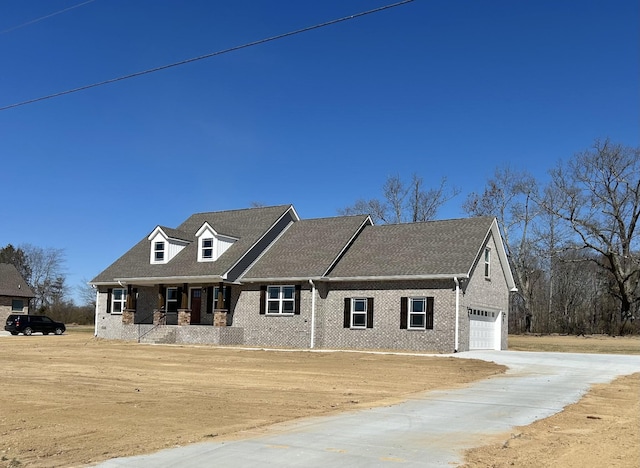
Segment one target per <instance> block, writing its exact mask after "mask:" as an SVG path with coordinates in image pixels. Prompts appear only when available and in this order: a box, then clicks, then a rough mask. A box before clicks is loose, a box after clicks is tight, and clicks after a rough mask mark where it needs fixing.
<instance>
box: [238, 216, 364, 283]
mask: <svg viewBox="0 0 640 468" xmlns="http://www.w3.org/2000/svg"><path fill="white" fill-rule="evenodd" d="M365 223H367V224H370V221H369V217H368V216H366V215H359V216H341V217H335V218H318V219H309V220H301V221H298V222H296V223H293V224H292V225H291V226H289V228H288V229H287V231H286V232H285V233H284V234H283V235H282V236H281V237H280V238H279V239H278V241H277V242H276V243H275V244H274V245H273V246H271V247H270V248H269V250H268V251H267V252H266V253H265V254H264V255H263V256H262V257H260V259H259V260H258V261H257V262H256V263H255V264H254V265H253V266H252V267H251V268H250V269H249V270H248V271H247V272H245V274H244V275H243V276H242V279H243V280H256V279H261V278H265V279H266V278H271V279H274V278H317V277H320V276H323V275H324V274H325V273H326V271H327V270H328V269H329V267H330V266H331V265H332V264H333V262H334V261H335V260H336V259H337V258H338V256H339V255H340V254H341V253H342V251H343V250H344V248H345V247H346V246H347V245H348V244H349V242H350V241H351V240H352V239H353V237H354V236H355V235H356V233H357V232H358V231H359V230H360V229H361V228H362V227H363V224H365Z"/></svg>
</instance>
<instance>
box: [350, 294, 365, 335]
mask: <svg viewBox="0 0 640 468" xmlns="http://www.w3.org/2000/svg"><path fill="white" fill-rule="evenodd" d="M357 301H362V302H363V303H364V310H363V311H356V302H357ZM368 303H369V301H368V300H367V298H366V297H353V298H351V317H349V319H350V323H349V326H350V327H351V328H355V329H358V330H363V329H365V328H367V313H368V312H369V310H368V307H369V304H368ZM356 314H357V315H364V325H355V324H354V320H353V317H354V316H355V315H356Z"/></svg>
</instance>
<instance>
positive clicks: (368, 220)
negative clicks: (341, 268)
mask: <svg viewBox="0 0 640 468" xmlns="http://www.w3.org/2000/svg"><path fill="white" fill-rule="evenodd" d="M366 226H373V220H372V219H371V216H367V217H366V218H365V220H364V221H363V222H362V224H361V225H360V226H359V227H358V229H356V232H354V233H353V236H351V238H350V239H349V240H348V241H347V243H346V244H344V245H343V246H342V249H341V250H340V252H338V255H336V258H334V259H333V261H332V262H331V263H330V264H329V266H328V267H327V269H326V270H325V272H324V275H323V276H325V275H326V274H328V273H329V272H330V271H331V269H332V268H333V267H334V266H335V265H336V263H338V260H340V258H341V257H342V255H344V253H345V251H346V250H347V249H348V248H349V247H350V246H351V244H353V242H354V240H355V239H356V237H358V236H359V235H360V233H361V232H362V230H363V229H364V228H365V227H366Z"/></svg>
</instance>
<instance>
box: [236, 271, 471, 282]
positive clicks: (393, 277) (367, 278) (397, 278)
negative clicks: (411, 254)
mask: <svg viewBox="0 0 640 468" xmlns="http://www.w3.org/2000/svg"><path fill="white" fill-rule="evenodd" d="M453 278H458V279H469V275H468V274H467V273H457V274H440V275H390V276H340V277H338V276H336V277H328V276H316V277H308V276H304V277H276V278H242V279H241V280H240V281H241V283H242V284H244V283H268V282H278V283H282V282H284V281H305V282H306V281H309V280H313V281H317V282H332V283H335V282H350V281H403V280H442V279H450V280H453Z"/></svg>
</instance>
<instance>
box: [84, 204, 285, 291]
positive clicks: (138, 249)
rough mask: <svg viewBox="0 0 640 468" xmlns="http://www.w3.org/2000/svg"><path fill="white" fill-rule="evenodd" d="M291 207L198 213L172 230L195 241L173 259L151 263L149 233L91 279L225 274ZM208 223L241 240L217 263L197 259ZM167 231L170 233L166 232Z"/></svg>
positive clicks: (109, 280) (222, 232) (99, 281)
mask: <svg viewBox="0 0 640 468" xmlns="http://www.w3.org/2000/svg"><path fill="white" fill-rule="evenodd" d="M290 209H292V206H291V205H279V206H271V207H265V208H250V209H244V210H231V211H217V212H211V213H197V214H194V215H192V216H190V217H189V218H188V219H187V220H186V221H184V222H183V223H182V224H181V225H180V226H178V227H177V228H176V229H175V230H171V233H172V235H175V234H177V233H187V234H188V235H189V238H190V240H191V243H190V244H189V245H187V246H186V247H185V248H184V249H183V250H182V251H181V252H180V253H178V254H177V255H176V256H175V257H174V258H173V259H172V260H171V261H170V262H168V263H166V264H161V265H157V264H156V265H152V264H150V262H149V258H150V242H149V240H148V239H147V236H145V237H144V238H143V239H142V240H141V241H140V242H138V244H136V245H135V246H134V247H133V248H131V250H129V251H128V252H127V253H125V254H124V255H123V256H122V257H120V258H119V259H118V260H116V261H115V262H114V263H113V264H111V265H110V266H109V267H107V268H106V269H105V270H104V271H103V272H102V273H100V274H99V275H98V276H96V277H95V278H94V279H93V280H92V281H91V282H92V283H108V282H114V281H115V280H116V279H124V278H149V279H152V278H168V277H188V276H221V275H223V274H225V273H226V272H227V271H228V270H229V269H230V268H231V267H232V266H233V265H235V263H236V262H237V261H238V260H239V259H240V258H242V256H243V255H245V254H246V252H247V251H248V250H249V249H250V248H251V247H252V246H253V245H254V244H255V243H256V242H257V241H258V240H259V239H260V238H261V237H262V236H263V235H265V233H266V232H267V231H268V230H269V228H271V227H272V226H273V225H274V223H275V222H276V221H278V219H280V218H281V217H282V216H283V215H284V214H285V213H286V212H287V211H289V210H290ZM205 222H207V223H209V225H210V226H211V227H212V228H214V229H215V230H216V231H217V232H218V233H221V234H225V235H228V236H232V237H234V238H236V239H238V240H237V241H236V242H235V243H234V244H233V245H232V246H231V247H229V249H228V250H227V251H226V252H225V253H223V254H222V255H221V256H220V258H218V259H217V260H216V261H215V262H198V261H197V249H198V243H197V241H196V237H195V234H196V232H197V231H198V229H200V227H202V225H203V224H204V223H205ZM163 229H164V228H163ZM165 233H166V234H169V233H168V232H166V231H165Z"/></svg>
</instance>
